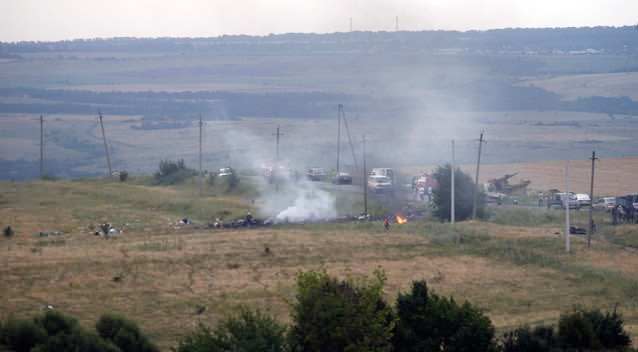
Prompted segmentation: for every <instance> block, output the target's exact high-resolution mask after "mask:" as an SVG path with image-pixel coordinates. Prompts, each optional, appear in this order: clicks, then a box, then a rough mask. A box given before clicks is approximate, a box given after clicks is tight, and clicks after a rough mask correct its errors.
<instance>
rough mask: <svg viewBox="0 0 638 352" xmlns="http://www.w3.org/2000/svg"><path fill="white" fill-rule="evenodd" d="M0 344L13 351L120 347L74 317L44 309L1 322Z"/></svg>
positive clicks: (105, 351) (90, 351)
mask: <svg viewBox="0 0 638 352" xmlns="http://www.w3.org/2000/svg"><path fill="white" fill-rule="evenodd" d="M3 348H6V349H8V350H10V351H15V352H58V351H80V352H85V351H86V352H122V351H123V350H120V349H119V348H117V347H116V346H115V345H113V344H112V343H110V342H109V341H105V340H104V339H102V338H101V337H99V336H98V335H97V334H95V333H94V332H90V331H87V330H85V329H83V328H82V327H81V326H80V325H79V323H78V321H77V320H76V319H74V318H72V317H70V316H67V315H64V314H62V313H60V312H57V311H47V312H45V313H44V314H42V315H41V316H38V317H35V318H34V319H31V320H9V321H8V322H7V323H6V324H3V326H2V327H1V328H0V350H3ZM127 351H128V350H127ZM131 351H133V350H131Z"/></svg>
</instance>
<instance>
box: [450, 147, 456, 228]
mask: <svg viewBox="0 0 638 352" xmlns="http://www.w3.org/2000/svg"><path fill="white" fill-rule="evenodd" d="M455 158H456V156H455V155H454V140H452V170H451V176H450V178H451V180H450V182H451V185H450V223H451V224H452V225H454V222H455V220H456V219H455V218H456V209H455V204H454V203H455V199H454V195H455V192H454V169H455V168H456V166H455V164H456V161H455V160H454V159H455Z"/></svg>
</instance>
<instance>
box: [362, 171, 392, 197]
mask: <svg viewBox="0 0 638 352" xmlns="http://www.w3.org/2000/svg"><path fill="white" fill-rule="evenodd" d="M368 188H369V189H370V190H371V191H373V192H375V193H383V192H391V191H392V190H393V186H392V181H391V180H390V178H389V177H387V176H380V175H372V176H370V177H368Z"/></svg>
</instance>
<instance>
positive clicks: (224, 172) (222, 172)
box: [217, 167, 235, 177]
mask: <svg viewBox="0 0 638 352" xmlns="http://www.w3.org/2000/svg"><path fill="white" fill-rule="evenodd" d="M234 173H235V170H233V168H232V167H222V168H221V169H219V171H218V172H217V176H219V177H227V176H230V175H233V174H234Z"/></svg>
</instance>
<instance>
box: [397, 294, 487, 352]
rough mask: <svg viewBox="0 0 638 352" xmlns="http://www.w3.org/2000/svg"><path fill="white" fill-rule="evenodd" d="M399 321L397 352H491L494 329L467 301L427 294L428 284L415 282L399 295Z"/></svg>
mask: <svg viewBox="0 0 638 352" xmlns="http://www.w3.org/2000/svg"><path fill="white" fill-rule="evenodd" d="M396 310H397V315H398V318H399V320H398V322H397V325H396V329H395V332H394V339H393V344H394V350H396V351H406V352H409V351H414V352H417V351H440V350H443V351H491V350H494V348H495V346H494V343H493V338H494V327H493V326H492V322H491V321H490V319H489V318H488V317H487V316H485V315H484V314H483V313H482V312H481V311H480V310H478V309H477V308H475V307H473V306H472V305H471V304H470V303H468V302H466V303H464V304H462V305H458V304H457V303H456V302H455V301H454V299H453V298H445V297H441V296H438V295H436V294H432V293H429V292H428V287H427V284H426V283H425V281H416V282H413V283H412V290H411V292H409V293H405V294H403V293H402V294H399V297H398V298H397V303H396Z"/></svg>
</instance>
